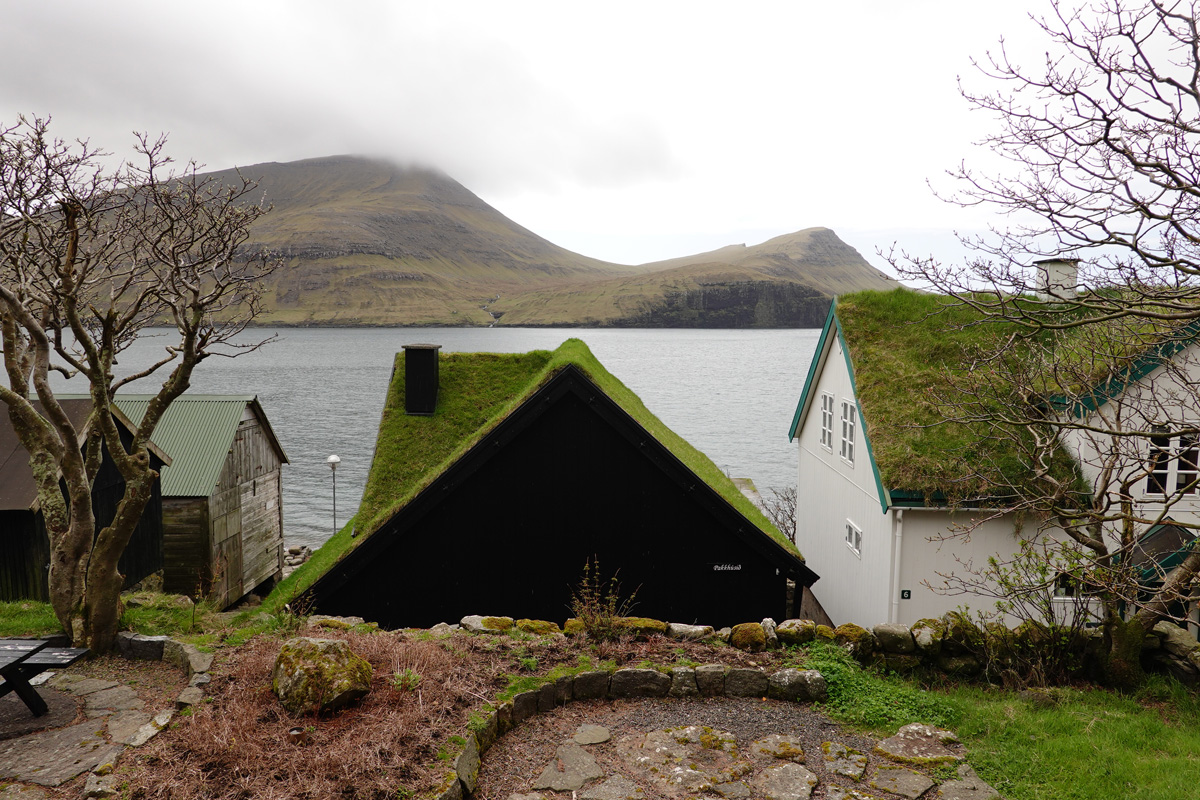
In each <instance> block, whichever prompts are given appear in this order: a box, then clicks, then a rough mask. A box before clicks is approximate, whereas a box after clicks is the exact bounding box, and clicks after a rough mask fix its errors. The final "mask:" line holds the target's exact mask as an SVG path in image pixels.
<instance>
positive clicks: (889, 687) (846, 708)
mask: <svg viewBox="0 0 1200 800" xmlns="http://www.w3.org/2000/svg"><path fill="white" fill-rule="evenodd" d="M796 653H797V656H798V664H799V666H802V667H803V668H804V669H815V670H817V671H818V672H820V673H821V674H822V675H823V676H825V682H826V684H827V685H828V688H829V700H828V702H826V703H825V704H824V710H825V711H826V712H827V713H828V714H829V715H830V716H831V717H833V718H834V719H836V720H838V721H840V722H845V723H847V724H849V725H852V726H854V727H855V728H859V729H862V730H867V731H870V732H871V733H873V734H875V735H880V736H890V735H891V734H893V733H895V732H896V730H897V729H898V728H900V727H901V726H902V725H907V724H909V723H910V722H924V723H928V724H930V725H937V726H939V727H943V728H953V727H955V726H956V725H957V724H958V721H959V719H960V718H961V716H962V711H963V710H962V708H961V704H960V703H959V702H958V701H956V700H954V699H953V698H949V697H946V696H943V695H941V694H938V693H935V692H927V691H925V690H923V689H921V688H920V687H918V686H917V685H915V684H913V683H912V682H910V681H906V680H904V679H902V678H899V677H896V676H891V675H881V674H879V673H877V672H874V671H872V670H864V669H863V668H862V667H861V666H859V664H858V662H857V661H855V660H854V659H853V658H852V657H851V656H850V654H849V653H847V652H846V651H845V650H844V649H842V648H841V647H840V646H838V645H836V644H833V643H831V642H812V643H810V644H808V645H805V646H804V647H803V648H801V649H799V650H797V651H796Z"/></svg>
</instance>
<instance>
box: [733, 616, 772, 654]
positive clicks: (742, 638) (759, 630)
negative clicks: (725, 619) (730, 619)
mask: <svg viewBox="0 0 1200 800" xmlns="http://www.w3.org/2000/svg"><path fill="white" fill-rule="evenodd" d="M729 643H730V644H731V645H733V646H734V647H736V648H737V649H739V650H747V651H749V652H751V653H761V652H762V651H763V650H766V649H767V632H766V631H765V630H763V626H762V625H760V624H759V623H757V622H743V623H742V624H741V625H734V626H733V632H732V633H731V634H730V635H729Z"/></svg>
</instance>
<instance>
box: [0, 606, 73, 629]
mask: <svg viewBox="0 0 1200 800" xmlns="http://www.w3.org/2000/svg"><path fill="white" fill-rule="evenodd" d="M56 633H62V626H61V625H59V624H58V618H57V617H55V616H54V609H52V608H51V607H50V604H49V603H39V602H37V601H35V600H17V601H14V602H11V603H7V602H0V638H20V637H23V636H25V637H31V638H41V637H43V636H53V635H54V634H56Z"/></svg>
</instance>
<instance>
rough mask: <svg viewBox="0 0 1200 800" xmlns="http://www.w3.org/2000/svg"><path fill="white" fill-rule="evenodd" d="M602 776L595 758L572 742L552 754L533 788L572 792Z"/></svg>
mask: <svg viewBox="0 0 1200 800" xmlns="http://www.w3.org/2000/svg"><path fill="white" fill-rule="evenodd" d="M602 777H604V773H603V772H602V771H601V770H600V766H599V765H598V764H597V763H596V759H594V758H592V754H591V753H589V752H587V751H586V750H584V749H583V748H582V747H580V746H579V745H577V744H575V743H574V742H569V743H567V744H564V745H563V746H562V747H560V748H558V751H557V752H556V753H555V754H554V760H553V761H551V762H550V763H549V764H547V765H546V768H545V769H544V770H542V774H541V777H539V778H538V779H537V781H536V782H534V784H533V788H534V789H549V790H550V791H552V792H574V791H577V790H579V789H582V788H583V785H584V784H586V783H587V782H589V781H594V780H596V779H598V778H602Z"/></svg>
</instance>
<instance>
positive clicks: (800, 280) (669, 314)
mask: <svg viewBox="0 0 1200 800" xmlns="http://www.w3.org/2000/svg"><path fill="white" fill-rule="evenodd" d="M214 174H216V175H218V176H220V175H226V174H230V173H228V172H226V173H214ZM242 174H244V175H246V176H249V177H254V178H257V179H259V180H260V181H261V183H260V188H261V191H262V193H263V196H264V199H265V200H266V201H267V202H268V203H271V204H272V205H273V206H274V208H273V210H272V212H271V213H270V214H268V215H266V216H265V217H263V218H262V219H261V220H260V221H259V222H258V223H257V224H256V226H255V228H254V229H253V237H252V240H251V242H250V245H251V246H254V247H267V248H270V249H271V250H273V251H275V252H277V253H279V254H281V255H282V256H283V258H284V260H285V265H284V267H283V268H282V269H281V270H279V271H278V272H277V273H276V274H275V275H274V276H272V278H271V279H270V281H269V286H268V292H267V296H266V298H265V308H266V314H265V315H264V316H263V318H262V320H261V321H262V322H263V323H264V324H282V325H468V326H469V325H490V324H493V323H497V324H501V325H621V326H647V327H659V326H672V327H785V326H786V327H792V326H798V325H799V326H818V325H820V323H821V317H822V315H823V314H824V310H825V308H826V307H827V306H828V297H829V295H830V294H833V293H837V292H844V291H853V290H856V289H868V288H887V287H888V286H889V283H888V281H887V279H886V278H885V277H884V276H882V275H881V274H880V273H879V272H878V271H877V270H875V269H874V268H873V267H871V266H870V265H869V264H867V262H866V261H865V260H863V258H862V257H861V256H860V255H859V254H858V253H857V252H856V251H855V250H854V249H853V248H851V247H849V246H847V245H846V244H845V243H843V242H842V241H841V240H839V239H838V238H837V236H836V235H835V234H834V233H833V232H832V231H830V230H828V229H824V228H810V229H807V230H804V231H800V232H797V233H794V234H789V235H787V236H781V237H777V238H776V239H772V240H771V241H769V242H765V243H763V244H760V245H757V246H754V247H746V246H744V245H734V246H730V247H726V248H722V249H720V250H716V251H713V252H711V253H705V254H700V255H697V256H689V257H686V258H682V259H675V260H672V261H665V262H656V263H652V264H643V265H640V266H628V265H622V264H613V263H609V262H604V261H599V260H597V259H594V258H588V257H587V256H583V255H579V254H577V253H573V252H571V251H569V250H566V249H564V248H561V247H558V246H557V245H555V244H553V243H551V242H549V241H547V240H545V239H543V238H541V237H540V236H538V235H536V234H534V233H533V232H531V231H529V230H527V229H525V228H523V227H521V226H520V225H518V224H517V223H515V222H513V221H512V220H510V219H508V218H507V217H505V216H504V215H503V214H501V213H500V212H499V211H497V210H496V209H494V208H492V207H491V206H489V205H488V204H487V203H485V202H483V201H482V200H481V199H479V198H478V197H477V196H475V195H474V194H473V193H471V192H470V191H469V190H467V189H466V188H465V187H463V186H462V185H461V184H459V183H457V182H456V181H454V180H453V179H452V178H450V177H448V176H446V175H444V174H442V173H440V172H437V171H434V170H429V169H424V168H417V167H401V166H397V165H395V164H391V163H388V162H385V161H379V160H373V159H368V158H362V157H357V156H334V157H329V158H316V159H308V160H305V161H296V162H292V163H287V164H279V163H269V164H257V165H254V166H250V167H245V168H243V169H242Z"/></svg>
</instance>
